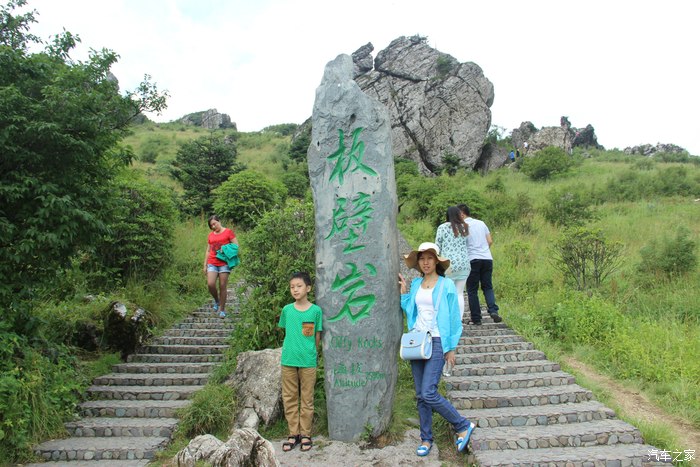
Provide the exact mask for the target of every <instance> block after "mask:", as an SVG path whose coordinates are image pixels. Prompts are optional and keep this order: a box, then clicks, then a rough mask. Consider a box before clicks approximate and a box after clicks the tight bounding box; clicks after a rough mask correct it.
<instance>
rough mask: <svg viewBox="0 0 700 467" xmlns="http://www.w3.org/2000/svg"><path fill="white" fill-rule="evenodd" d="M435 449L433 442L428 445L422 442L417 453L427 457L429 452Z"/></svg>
mask: <svg viewBox="0 0 700 467" xmlns="http://www.w3.org/2000/svg"><path fill="white" fill-rule="evenodd" d="M431 449H433V444H432V443H431V444H430V446H426V445H425V444H421V445H420V446H418V449H416V455H417V456H420V457H425V456H427V455H428V454H430V450H431Z"/></svg>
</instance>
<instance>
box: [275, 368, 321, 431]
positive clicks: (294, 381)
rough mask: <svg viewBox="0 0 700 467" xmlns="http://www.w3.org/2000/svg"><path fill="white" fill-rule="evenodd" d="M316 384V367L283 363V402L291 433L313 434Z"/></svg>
mask: <svg viewBox="0 0 700 467" xmlns="http://www.w3.org/2000/svg"><path fill="white" fill-rule="evenodd" d="M315 384H316V367H311V368H298V367H294V366H284V365H282V402H283V403H284V416H285V418H286V419H287V424H288V425H289V434H290V435H306V436H310V435H311V423H312V422H313V418H314V385H315ZM300 403H301V404H300ZM300 405H301V407H300Z"/></svg>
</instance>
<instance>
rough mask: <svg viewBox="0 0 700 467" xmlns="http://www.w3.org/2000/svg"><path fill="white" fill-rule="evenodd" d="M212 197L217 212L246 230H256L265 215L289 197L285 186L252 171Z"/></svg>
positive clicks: (224, 185) (231, 180)
mask: <svg viewBox="0 0 700 467" xmlns="http://www.w3.org/2000/svg"><path fill="white" fill-rule="evenodd" d="M213 193H214V211H215V212H216V213H217V214H218V215H219V216H221V217H222V218H224V219H230V220H232V221H233V222H234V223H236V224H237V225H239V226H240V227H241V228H243V229H248V228H252V227H255V225H257V223H258V220H259V219H260V218H261V217H262V215H263V214H264V213H265V212H267V211H269V210H271V209H274V208H276V207H278V206H279V205H280V204H281V202H282V199H283V198H284V196H285V195H286V194H287V192H286V188H285V187H284V185H282V184H281V183H278V182H273V181H272V180H269V179H268V178H267V177H265V176H264V175H262V174H259V173H257V172H253V171H252V170H245V171H243V172H239V173H237V174H234V175H231V177H229V179H228V180H226V181H225V182H224V183H222V184H221V186H220V187H218V188H217V189H215V190H214V191H213Z"/></svg>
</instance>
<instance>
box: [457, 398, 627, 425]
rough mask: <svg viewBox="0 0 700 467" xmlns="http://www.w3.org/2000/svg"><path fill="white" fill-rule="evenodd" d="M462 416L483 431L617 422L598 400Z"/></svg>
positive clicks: (477, 411) (473, 411)
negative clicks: (608, 421) (599, 421)
mask: <svg viewBox="0 0 700 467" xmlns="http://www.w3.org/2000/svg"><path fill="white" fill-rule="evenodd" d="M460 413H461V414H462V415H463V416H465V417H467V418H468V419H469V420H471V421H473V422H474V423H476V424H477V425H478V426H479V427H480V428H489V427H490V428H496V427H499V426H521V427H522V426H527V427H530V426H536V425H560V424H564V423H579V422H589V421H592V420H605V419H609V418H615V412H614V411H613V410H612V409H609V408H608V407H606V406H604V405H603V404H601V403H600V402H598V401H595V400H591V401H584V402H569V403H565V404H546V405H533V406H528V407H499V408H495V409H469V410H461V411H460Z"/></svg>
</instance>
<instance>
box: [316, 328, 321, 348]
mask: <svg viewBox="0 0 700 467" xmlns="http://www.w3.org/2000/svg"><path fill="white" fill-rule="evenodd" d="M320 346H321V331H318V332H317V333H316V348H321V347H320Z"/></svg>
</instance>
